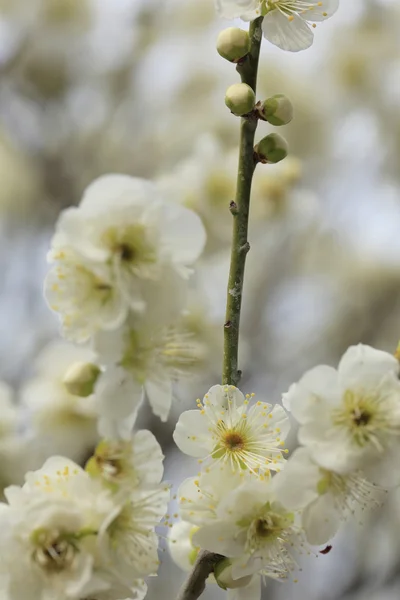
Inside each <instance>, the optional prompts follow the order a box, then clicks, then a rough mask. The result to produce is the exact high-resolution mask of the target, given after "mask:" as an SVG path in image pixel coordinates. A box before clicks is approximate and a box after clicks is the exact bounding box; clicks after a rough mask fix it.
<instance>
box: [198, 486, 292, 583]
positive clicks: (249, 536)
mask: <svg viewBox="0 0 400 600" xmlns="http://www.w3.org/2000/svg"><path fill="white" fill-rule="evenodd" d="M274 480H275V477H273V478H269V479H266V480H265V481H260V480H257V479H255V478H250V477H245V478H244V480H243V482H242V483H241V484H240V485H239V486H237V487H236V488H235V489H233V490H232V491H230V492H229V493H228V494H226V495H224V497H223V498H222V499H221V501H220V502H219V504H218V505H217V506H216V508H215V510H214V513H215V515H214V518H212V519H210V520H209V522H208V523H206V524H203V525H201V526H200V528H199V530H198V531H197V532H196V533H195V534H194V535H193V543H194V544H195V545H196V546H199V547H200V548H203V549H205V550H209V551H211V552H216V553H218V554H221V555H223V556H226V557H229V558H231V559H232V561H231V562H232V578H233V579H241V578H243V577H247V576H248V575H254V574H256V573H262V574H263V575H265V576H268V577H273V578H285V577H287V576H288V575H289V573H291V572H292V571H293V570H294V569H295V568H296V563H295V560H294V558H293V557H292V555H291V550H292V549H293V548H297V549H300V548H301V545H302V544H303V534H302V530H301V528H299V527H298V526H297V524H296V522H295V514H294V513H293V512H292V511H290V510H289V509H287V508H286V507H285V506H284V505H282V504H281V503H280V502H279V501H278V499H277V496H276V492H275V484H274ZM201 491H202V490H201V488H200V493H201Z"/></svg>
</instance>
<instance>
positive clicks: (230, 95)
mask: <svg viewBox="0 0 400 600" xmlns="http://www.w3.org/2000/svg"><path fill="white" fill-rule="evenodd" d="M255 103H256V95H255V93H254V91H253V90H252V89H251V87H250V86H249V85H247V84H246V83H235V84H234V85H231V86H230V87H229V88H228V89H227V90H226V96H225V104H226V106H227V107H228V108H229V109H230V110H231V112H232V113H233V114H234V115H236V116H237V117H242V116H243V115H247V114H248V113H249V112H251V111H252V110H253V108H254V105H255Z"/></svg>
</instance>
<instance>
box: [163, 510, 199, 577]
mask: <svg viewBox="0 0 400 600" xmlns="http://www.w3.org/2000/svg"><path fill="white" fill-rule="evenodd" d="M194 531H196V528H195V527H193V525H192V524H191V523H187V522H185V521H178V522H177V523H174V524H173V526H172V528H171V530H170V531H169V532H168V538H167V541H168V549H169V552H170V554H171V557H172V560H173V561H174V563H175V564H177V565H178V567H180V568H181V569H183V570H184V571H190V569H191V568H192V563H191V560H190V558H191V555H192V552H193V550H194V546H193V544H192V539H191V537H192V534H193V532H194Z"/></svg>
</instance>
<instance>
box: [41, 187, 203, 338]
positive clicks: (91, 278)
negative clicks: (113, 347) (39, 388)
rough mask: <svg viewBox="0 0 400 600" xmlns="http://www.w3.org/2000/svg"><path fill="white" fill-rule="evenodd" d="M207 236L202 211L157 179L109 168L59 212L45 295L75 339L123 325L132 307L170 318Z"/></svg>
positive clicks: (139, 312)
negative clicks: (170, 196)
mask: <svg viewBox="0 0 400 600" xmlns="http://www.w3.org/2000/svg"><path fill="white" fill-rule="evenodd" d="M204 244H205V232H204V228H203V226H202V224H201V221H200V219H199V217H198V216H197V215H196V214H195V213H193V212H192V211H190V210H189V209H186V208H184V207H182V206H180V205H178V204H176V203H168V202H165V201H163V199H162V198H160V194H159V191H158V189H157V187H156V186H155V185H153V184H151V183H150V182H148V181H145V180H142V179H138V178H133V177H129V176H125V175H107V176H103V177H100V178H99V179H97V180H96V181H94V182H93V183H92V184H91V185H90V186H89V187H88V188H87V189H86V191H85V193H84V196H83V199H82V202H81V204H80V206H79V207H77V208H75V207H73V208H68V209H66V210H65V211H64V212H63V213H62V214H61V216H60V218H59V221H58V223H57V227H56V233H55V235H54V237H53V240H52V249H51V251H50V253H49V260H50V262H51V263H54V266H53V267H52V269H51V270H50V272H49V274H48V276H47V279H46V283H45V296H46V298H47V300H48V303H49V305H50V307H51V308H52V309H53V310H54V311H55V312H58V313H59V314H60V317H61V320H62V324H63V333H64V335H65V336H66V337H68V338H70V339H72V340H73V341H76V342H84V341H86V340H87V339H89V338H90V337H91V336H92V335H93V334H94V333H96V332H97V331H102V330H105V331H108V330H113V329H115V328H117V327H118V326H120V325H121V324H122V323H123V321H124V320H125V318H126V316H127V314H128V311H132V312H133V313H134V314H135V315H136V317H137V318H139V317H140V316H141V315H142V314H144V313H146V314H147V313H150V314H151V318H152V320H153V322H155V321H159V320H162V319H165V318H167V319H169V318H171V315H176V314H179V312H180V310H181V309H182V303H183V299H184V297H185V290H186V280H187V278H188V275H189V274H190V272H191V270H190V266H191V265H192V264H193V263H194V262H195V261H196V260H197V258H198V257H199V255H200V253H201V252H202V250H203V247H204ZM161 295H162V296H163V302H159V301H158V300H159V298H160V296H161Z"/></svg>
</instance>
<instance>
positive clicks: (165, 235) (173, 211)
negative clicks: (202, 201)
mask: <svg viewBox="0 0 400 600" xmlns="http://www.w3.org/2000/svg"><path fill="white" fill-rule="evenodd" d="M161 219H162V225H161V232H162V240H161V252H162V253H165V254H166V256H168V257H170V259H171V260H172V261H173V262H175V263H178V264H183V265H190V264H192V263H194V262H195V261H196V260H197V259H198V258H199V256H200V254H201V253H202V251H203V249H204V246H205V243H206V232H205V229H204V225H203V223H202V221H201V219H200V217H199V216H198V215H197V214H196V213H195V212H193V211H192V210H189V209H188V208H185V207H184V206H180V205H179V204H173V203H172V202H171V203H168V204H167V203H165V204H163V205H162V207H161Z"/></svg>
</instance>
